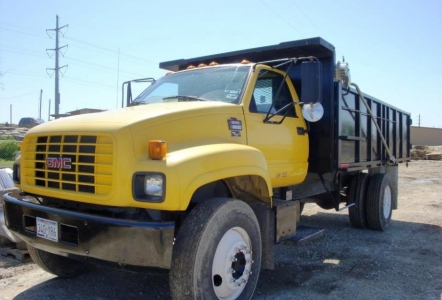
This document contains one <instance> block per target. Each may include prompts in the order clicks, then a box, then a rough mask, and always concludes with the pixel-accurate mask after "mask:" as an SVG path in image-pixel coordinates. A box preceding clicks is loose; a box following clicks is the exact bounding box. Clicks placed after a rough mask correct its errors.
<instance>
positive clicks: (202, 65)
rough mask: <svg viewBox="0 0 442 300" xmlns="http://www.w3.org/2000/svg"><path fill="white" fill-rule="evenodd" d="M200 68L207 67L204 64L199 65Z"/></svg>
mask: <svg viewBox="0 0 442 300" xmlns="http://www.w3.org/2000/svg"><path fill="white" fill-rule="evenodd" d="M202 67H207V65H206V64H199V65H198V68H202Z"/></svg>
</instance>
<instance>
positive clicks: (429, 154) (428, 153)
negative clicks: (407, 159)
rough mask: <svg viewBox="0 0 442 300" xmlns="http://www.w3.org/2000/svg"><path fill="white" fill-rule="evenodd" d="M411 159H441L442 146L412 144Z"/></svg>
mask: <svg viewBox="0 0 442 300" xmlns="http://www.w3.org/2000/svg"><path fill="white" fill-rule="evenodd" d="M411 159H413V160H421V159H428V160H442V146H413V149H411Z"/></svg>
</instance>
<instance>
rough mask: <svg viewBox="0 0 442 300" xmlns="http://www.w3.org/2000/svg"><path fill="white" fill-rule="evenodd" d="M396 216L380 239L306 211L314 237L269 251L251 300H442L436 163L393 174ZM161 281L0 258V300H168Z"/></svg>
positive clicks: (441, 169) (342, 216) (336, 217)
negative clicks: (76, 273) (65, 273)
mask: <svg viewBox="0 0 442 300" xmlns="http://www.w3.org/2000/svg"><path fill="white" fill-rule="evenodd" d="M399 176H400V178H399V209H398V210H395V211H394V212H393V220H392V223H391V225H390V227H389V228H388V229H387V231H385V232H377V231H371V230H360V229H354V228H352V227H351V226H350V223H349V220H348V214H347V212H346V211H342V212H335V211H326V210H322V209H320V208H319V207H317V206H316V205H314V204H309V205H306V207H305V209H304V213H303V217H302V223H303V224H305V225H309V226H315V227H319V228H324V229H325V232H324V235H323V236H322V237H321V238H318V239H316V240H314V241H311V242H308V243H305V244H301V245H299V244H294V243H285V244H283V245H278V246H277V253H276V261H277V266H276V269H275V270H272V271H269V270H263V271H262V272H261V275H260V279H259V282H258V287H257V290H256V293H255V297H254V299H295V298H296V299H438V300H441V299H442V199H441V198H442V161H414V162H411V163H410V165H409V167H408V168H407V167H406V166H405V165H401V166H400V169H399ZM168 285H169V281H168V274H167V273H164V274H155V275H154V274H144V273H129V272H123V271H117V270H109V269H104V268H97V269H96V270H94V271H92V272H90V273H88V274H86V275H83V276H81V277H78V278H74V279H58V278H56V277H55V276H53V275H50V274H48V273H46V272H44V271H42V270H41V269H40V268H38V267H37V266H36V265H35V264H33V263H32V262H27V263H20V262H18V261H16V260H14V259H12V258H10V257H0V299H170V294H169V291H168Z"/></svg>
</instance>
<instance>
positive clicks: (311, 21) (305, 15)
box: [292, 0, 322, 33]
mask: <svg viewBox="0 0 442 300" xmlns="http://www.w3.org/2000/svg"><path fill="white" fill-rule="evenodd" d="M292 3H293V4H294V5H295V6H296V7H297V8H298V9H299V11H300V12H301V13H302V14H303V15H304V17H306V19H307V20H309V21H310V23H312V24H313V26H315V27H316V29H317V30H318V31H319V32H321V30H320V29H319V27H318V26H316V24H315V23H314V22H313V20H312V19H310V18H309V16H307V14H306V13H305V12H304V11H303V10H302V9H301V8H300V7H299V5H298V4H296V2H295V1H294V0H292ZM321 33H322V32H321Z"/></svg>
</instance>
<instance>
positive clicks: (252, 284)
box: [169, 198, 261, 300]
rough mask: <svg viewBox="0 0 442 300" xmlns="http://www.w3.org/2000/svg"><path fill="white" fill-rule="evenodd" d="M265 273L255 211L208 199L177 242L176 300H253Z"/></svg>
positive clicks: (173, 276) (172, 282)
mask: <svg viewBox="0 0 442 300" xmlns="http://www.w3.org/2000/svg"><path fill="white" fill-rule="evenodd" d="M252 250H253V251H252ZM260 268H261V233H260V229H259V223H258V220H257V218H256V216H255V214H254V212H253V210H252V209H251V208H250V206H248V205H247V204H246V203H245V202H242V201H239V200H234V199H227V198H214V199H209V200H206V201H205V202H203V203H201V204H199V205H197V206H196V207H195V208H194V209H193V210H192V211H191V212H190V213H189V215H188V216H187V217H186V219H185V220H184V222H183V225H182V226H181V228H180V230H179V233H178V235H177V237H176V241H175V245H174V249H173V254H172V267H171V270H170V275H169V276H170V291H171V294H172V299H180V300H181V299H237V298H241V299H251V298H252V296H253V293H254V291H255V288H256V284H257V282H258V277H259V271H260Z"/></svg>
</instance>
